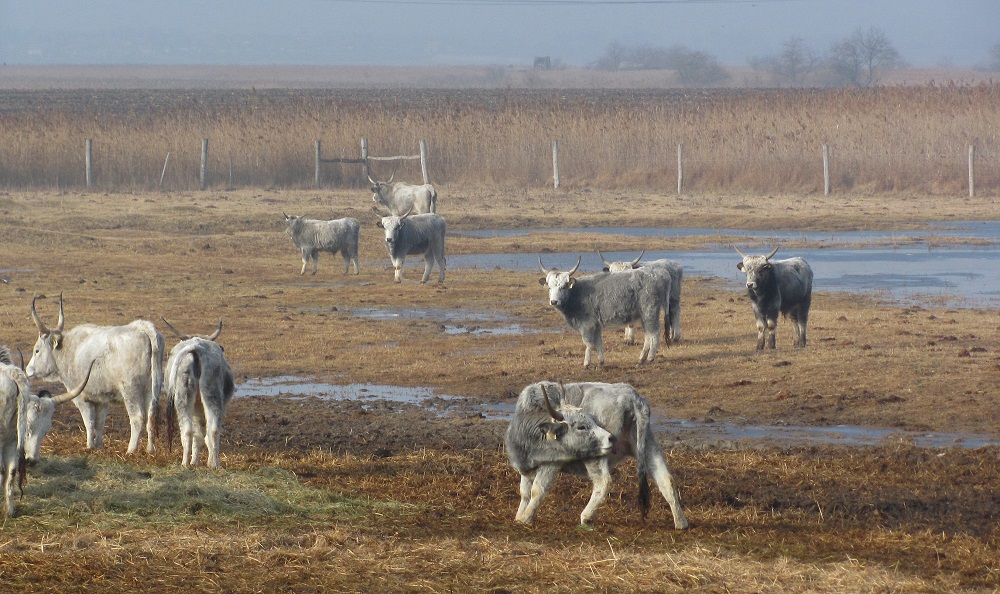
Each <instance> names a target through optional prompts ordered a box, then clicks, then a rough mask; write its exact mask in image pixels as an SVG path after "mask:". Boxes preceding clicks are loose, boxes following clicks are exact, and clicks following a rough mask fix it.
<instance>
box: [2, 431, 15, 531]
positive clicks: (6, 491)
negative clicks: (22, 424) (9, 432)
mask: <svg viewBox="0 0 1000 594" xmlns="http://www.w3.org/2000/svg"><path fill="white" fill-rule="evenodd" d="M0 454H2V460H0V463H2V464H3V509H4V515H5V516H6V517H8V518H11V517H13V516H14V512H15V509H14V482H15V481H16V480H17V464H18V457H19V456H18V455H17V447H16V446H13V445H6V446H4V447H3V448H2V449H0Z"/></svg>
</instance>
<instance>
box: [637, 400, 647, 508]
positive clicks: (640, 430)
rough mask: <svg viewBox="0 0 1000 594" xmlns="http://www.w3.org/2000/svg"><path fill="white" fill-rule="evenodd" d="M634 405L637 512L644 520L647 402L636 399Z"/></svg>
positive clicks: (645, 504)
mask: <svg viewBox="0 0 1000 594" xmlns="http://www.w3.org/2000/svg"><path fill="white" fill-rule="evenodd" d="M636 400H637V402H636V405H635V465H636V470H637V471H638V474H639V512H640V513H641V514H642V520H643V521H644V522H645V521H646V515H647V514H649V468H648V463H647V458H646V457H647V455H648V453H649V452H648V449H647V448H648V445H649V443H648V442H649V439H650V427H649V415H650V413H649V404H648V403H647V402H646V401H645V400H643V399H641V398H637V399H636Z"/></svg>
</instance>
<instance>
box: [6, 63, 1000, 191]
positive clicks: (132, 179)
mask: <svg viewBox="0 0 1000 594" xmlns="http://www.w3.org/2000/svg"><path fill="white" fill-rule="evenodd" d="M8 94H9V99H8V103H10V104H11V106H10V108H9V109H10V111H9V112H8V113H6V114H4V115H3V116H2V124H3V125H2V126H0V147H2V148H0V173H2V177H3V179H4V180H6V181H5V184H6V186H7V187H9V188H53V187H60V188H63V187H68V188H73V187H76V188H79V187H81V186H83V185H84V182H85V178H84V167H83V151H84V146H85V141H86V139H87V138H92V139H94V146H95V148H94V151H95V152H94V179H95V184H96V187H97V188H100V189H104V190H112V191H122V190H149V189H154V188H158V187H159V184H160V178H161V174H163V172H164V163H165V160H166V156H167V155H168V153H169V155H170V159H169V164H168V165H167V167H166V174H165V176H164V180H163V187H164V188H170V189H174V190H184V189H192V188H196V187H198V172H199V167H200V147H201V139H202V138H208V139H209V140H210V147H209V162H208V167H209V182H210V184H211V185H212V186H213V187H215V188H221V187H246V186H250V187H284V188H304V187H311V186H312V185H313V179H314V150H313V143H314V141H315V140H321V141H322V142H323V146H324V154H325V155H326V156H327V157H351V158H357V157H358V154H359V141H360V139H361V138H362V137H366V138H368V139H369V142H370V146H371V150H372V154H373V155H412V154H415V153H416V152H417V142H418V140H419V139H425V140H427V141H428V143H429V146H430V149H429V150H430V174H431V177H432V180H433V181H434V182H435V183H439V184H451V185H456V186H458V185H466V184H473V185H478V184H482V183H496V184H498V185H500V186H503V187H513V188H523V187H535V188H540V187H545V186H547V185H550V184H551V178H552V165H551V163H552V158H551V143H552V141H553V140H559V142H560V181H561V183H562V184H563V185H564V186H567V187H572V188H589V187H597V188H611V189H626V190H629V191H631V190H634V189H635V188H643V189H651V190H653V191H660V190H661V189H664V188H666V189H673V188H675V187H676V179H677V166H676V163H677V146H678V145H679V144H680V145H683V146H684V154H685V166H684V167H685V180H686V181H685V187H686V188H687V189H688V191H689V192H691V191H693V192H747V193H791V192H797V193H809V194H816V193H822V190H823V172H822V160H821V147H822V145H824V144H827V145H829V146H830V147H831V154H832V156H831V162H832V165H831V175H832V180H831V181H832V187H833V188H834V190H835V191H837V192H845V191H848V192H850V191H854V192H857V191H864V192H877V193H881V194H898V193H909V192H918V193H921V194H926V193H931V194H936V195H950V196H962V195H966V194H967V193H968V187H967V184H968V177H967V176H968V170H967V153H968V147H969V146H970V145H976V147H977V151H978V156H977V163H978V167H977V176H976V189H977V191H978V192H980V193H982V194H983V195H992V196H996V194H997V190H998V188H1000V173H998V171H1000V168H998V167H997V164H998V162H1000V147H998V146H997V141H996V138H995V137H994V136H993V135H992V134H990V133H989V130H990V127H991V126H992V124H993V122H995V121H996V120H997V118H998V116H1000V113H998V110H1000V107H998V103H997V101H996V100H995V98H996V95H997V84H996V83H981V84H978V85H974V86H971V85H970V86H958V85H950V86H943V87H942V86H931V85H928V86H920V87H887V88H880V89H874V90H867V91H860V90H844V89H840V90H797V91H790V90H786V91H775V90H712V91H681V90H646V91H628V92H623V91H614V90H560V91H555V90H537V91H531V90H511V89H506V90H495V89H493V90H474V89H466V90H451V91H447V90H429V89H422V90H419V89H418V90H415V89H405V90H363V91H362V90H353V91H347V90H342V91H336V90H332V91H323V90H320V91H315V90H314V91H290V90H262V91H256V90H255V91H211V90H200V91H190V90H186V91H183V92H182V91H176V90H174V91H170V90H164V91H125V90H117V91H87V92H84V91H59V90H50V91H44V92H43V91H25V92H17V91H8ZM39 103H41V105H42V107H41V108H39V107H38V104H39ZM598 139H599V140H598ZM595 140H597V141H595ZM392 167H393V166H392V165H390V164H387V163H381V164H376V165H375V166H374V175H375V176H376V177H379V178H382V179H385V178H388V177H389V174H390V173H391V171H392ZM397 178H399V179H405V180H409V181H416V180H418V179H419V178H420V172H419V168H418V167H417V165H416V164H415V162H414V161H410V162H408V163H406V164H404V165H403V166H402V167H401V169H400V173H399V175H398V176H397ZM365 181H366V180H365V179H364V177H363V175H362V174H361V173H360V167H358V166H356V165H351V166H339V165H329V166H325V170H324V183H325V184H327V185H331V186H340V187H360V186H363V185H364V184H365Z"/></svg>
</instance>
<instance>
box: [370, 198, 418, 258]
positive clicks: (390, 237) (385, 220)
mask: <svg viewBox="0 0 1000 594" xmlns="http://www.w3.org/2000/svg"><path fill="white" fill-rule="evenodd" d="M411 212H413V209H412V208H411V209H410V210H408V211H406V214H404V215H403V216H401V217H397V216H391V215H390V216H387V217H382V220H380V221H378V222H376V223H375V226H376V227H379V228H381V229H384V230H385V247H386V249H387V250H389V255H390V256H393V257H394V256H395V255H396V245H397V242H398V240H399V234H400V233H401V232H402V231H403V229H404V228H405V227H406V225H407V222H406V218H407V217H408V216H410V213H411Z"/></svg>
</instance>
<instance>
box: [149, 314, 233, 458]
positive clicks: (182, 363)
mask: <svg viewBox="0 0 1000 594" xmlns="http://www.w3.org/2000/svg"><path fill="white" fill-rule="evenodd" d="M161 319H162V318H161ZM163 322H164V323H165V324H166V325H167V326H168V327H169V328H170V329H171V330H172V331H173V332H174V334H176V335H177V336H178V338H180V339H181V342H179V343H177V345H176V346H174V348H173V350H171V351H170V358H169V359H168V360H167V367H166V378H165V379H166V391H167V443H168V444H170V443H172V442H173V428H174V418H175V417H176V418H177V424H178V425H179V427H180V431H181V446H182V447H183V448H184V451H183V453H182V454H181V465H182V466H188V465H191V466H197V464H198V455H199V453H200V451H201V442H202V441H204V442H205V447H206V449H207V450H208V466H209V468H218V467H219V443H220V438H221V428H222V417H223V416H225V414H226V406H227V405H228V404H229V401H230V400H231V399H232V397H233V393H234V392H235V391H236V382H235V380H234V378H233V371H232V369H231V368H230V367H229V363H228V362H226V357H225V355H224V353H223V349H222V346H220V345H219V344H218V343H216V342H215V339H216V338H218V337H219V334H221V333H222V320H219V327H218V329H216V331H215V332H214V333H212V335H210V336H206V337H204V338H202V337H200V336H194V337H192V336H188V335H185V334H181V333H180V332H178V331H177V330H176V329H175V328H174V327H173V326H171V325H170V322H167V321H166V320H163ZM198 400H201V407H200V408H199V407H198Z"/></svg>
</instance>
